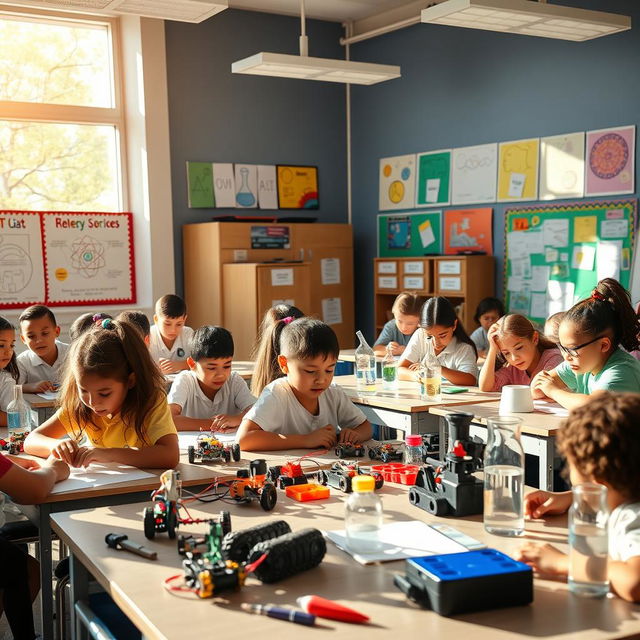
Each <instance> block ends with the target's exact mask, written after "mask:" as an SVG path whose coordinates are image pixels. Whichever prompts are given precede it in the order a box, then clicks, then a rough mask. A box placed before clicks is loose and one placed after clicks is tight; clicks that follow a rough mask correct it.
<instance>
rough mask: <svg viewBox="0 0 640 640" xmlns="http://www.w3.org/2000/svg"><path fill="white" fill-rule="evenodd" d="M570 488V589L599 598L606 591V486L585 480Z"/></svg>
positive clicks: (607, 517)
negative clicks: (571, 496)
mask: <svg viewBox="0 0 640 640" xmlns="http://www.w3.org/2000/svg"><path fill="white" fill-rule="evenodd" d="M571 491H572V494H573V502H572V504H571V508H570V509H569V591H571V593H574V594H575V595H577V596H582V597H587V598H602V597H604V596H605V595H607V593H608V592H609V579H608V576H607V556H608V542H609V537H608V530H607V522H608V520H609V507H608V505H607V488H606V487H605V486H603V485H601V484H591V483H585V484H579V485H576V486H575V487H573V488H572V490H571Z"/></svg>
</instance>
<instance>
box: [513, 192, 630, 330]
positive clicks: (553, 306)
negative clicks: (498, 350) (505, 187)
mask: <svg viewBox="0 0 640 640" xmlns="http://www.w3.org/2000/svg"><path fill="white" fill-rule="evenodd" d="M637 204H638V203H637V200H634V199H624V200H608V201H591V202H589V201H588V202H570V203H560V204H554V205H539V206H534V207H517V208H510V209H507V210H506V211H505V261H504V276H505V287H504V289H505V303H506V308H507V309H508V310H509V312H510V313H520V314H522V315H526V316H528V317H529V318H531V320H533V321H534V322H537V323H539V324H542V323H544V321H545V320H546V318H547V317H549V316H550V315H552V314H554V313H556V312H559V311H566V310H567V309H569V308H570V307H571V306H572V305H573V304H574V303H575V302H576V301H578V300H582V299H583V298H586V297H588V296H589V295H590V294H591V291H592V289H593V287H594V286H595V285H596V283H597V282H598V281H599V280H601V279H602V278H607V277H610V278H615V279H616V280H618V281H619V282H620V283H621V284H622V286H623V287H625V288H626V289H628V288H629V282H630V276H631V265H632V263H633V250H634V233H635V226H636V216H637Z"/></svg>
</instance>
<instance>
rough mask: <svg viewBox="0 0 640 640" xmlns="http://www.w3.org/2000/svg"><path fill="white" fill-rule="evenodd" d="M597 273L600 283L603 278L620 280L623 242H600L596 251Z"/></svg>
mask: <svg viewBox="0 0 640 640" xmlns="http://www.w3.org/2000/svg"><path fill="white" fill-rule="evenodd" d="M596 255H597V258H596V272H597V274H598V275H597V277H598V281H600V280H602V279H603V278H614V279H615V280H620V260H621V258H622V240H605V241H604V242H598V247H597V251H596Z"/></svg>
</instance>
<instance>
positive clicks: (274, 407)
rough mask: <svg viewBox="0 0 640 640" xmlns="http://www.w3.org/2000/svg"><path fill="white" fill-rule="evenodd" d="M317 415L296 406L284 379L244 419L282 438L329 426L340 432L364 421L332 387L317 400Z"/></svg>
mask: <svg viewBox="0 0 640 640" xmlns="http://www.w3.org/2000/svg"><path fill="white" fill-rule="evenodd" d="M318 404H319V408H318V415H315V416H314V415H312V414H311V413H309V411H307V410H306V409H305V408H304V407H303V406H302V405H301V404H300V402H298V399H297V398H296V397H295V395H294V394H293V391H292V389H291V386H290V385H289V382H288V380H287V378H278V379H277V380H274V381H273V382H271V383H269V384H268V385H267V386H266V387H265V388H264V389H263V391H262V393H261V394H260V397H259V398H258V401H257V402H256V403H255V404H254V405H253V407H252V408H251V409H249V412H248V413H247V414H246V415H245V418H247V419H248V420H251V421H253V422H255V423H256V424H257V425H259V426H260V427H261V428H262V429H264V430H265V431H273V432H274V433H282V434H294V433H298V434H302V435H304V434H307V433H311V432H312V431H315V430H316V429H319V428H320V427H324V426H326V425H328V424H332V425H333V426H335V427H340V428H342V429H353V428H354V427H357V426H358V425H360V424H362V423H363V422H364V421H365V420H366V417H365V415H364V413H362V411H360V409H358V407H356V406H355V405H354V404H353V402H351V400H349V398H348V397H347V395H346V394H345V392H344V391H343V390H342V389H341V388H340V387H338V386H336V385H333V384H332V385H331V386H330V387H329V388H328V389H327V390H326V391H324V393H322V394H321V395H320V397H319V398H318Z"/></svg>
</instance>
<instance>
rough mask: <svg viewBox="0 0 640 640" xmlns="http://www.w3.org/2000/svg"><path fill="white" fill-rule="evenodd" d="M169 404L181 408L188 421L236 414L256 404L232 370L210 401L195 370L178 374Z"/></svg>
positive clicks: (243, 383)
mask: <svg viewBox="0 0 640 640" xmlns="http://www.w3.org/2000/svg"><path fill="white" fill-rule="evenodd" d="M167 401H168V403H169V404H178V405H180V406H181V407H182V414H181V415H183V416H186V417H187V418H200V419H203V420H206V419H208V418H212V417H213V416H217V415H219V414H221V413H224V414H227V415H235V414H237V413H240V412H241V411H244V410H245V409H246V408H247V407H250V406H252V405H253V404H255V402H256V399H255V397H254V396H252V395H251V392H250V391H249V387H247V383H246V382H245V381H244V380H243V379H242V377H241V376H240V375H238V374H237V373H236V372H235V371H232V372H231V375H230V376H229V378H228V379H227V381H226V382H225V383H224V384H223V385H222V387H220V389H218V392H217V393H216V395H215V396H214V398H213V400H209V398H207V396H206V395H205V394H204V391H202V389H201V388H200V385H199V384H198V378H197V376H196V374H195V371H181V372H180V373H179V374H178V375H177V376H176V379H175V380H174V381H173V384H172V385H171V389H170V390H169V397H168V398H167Z"/></svg>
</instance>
